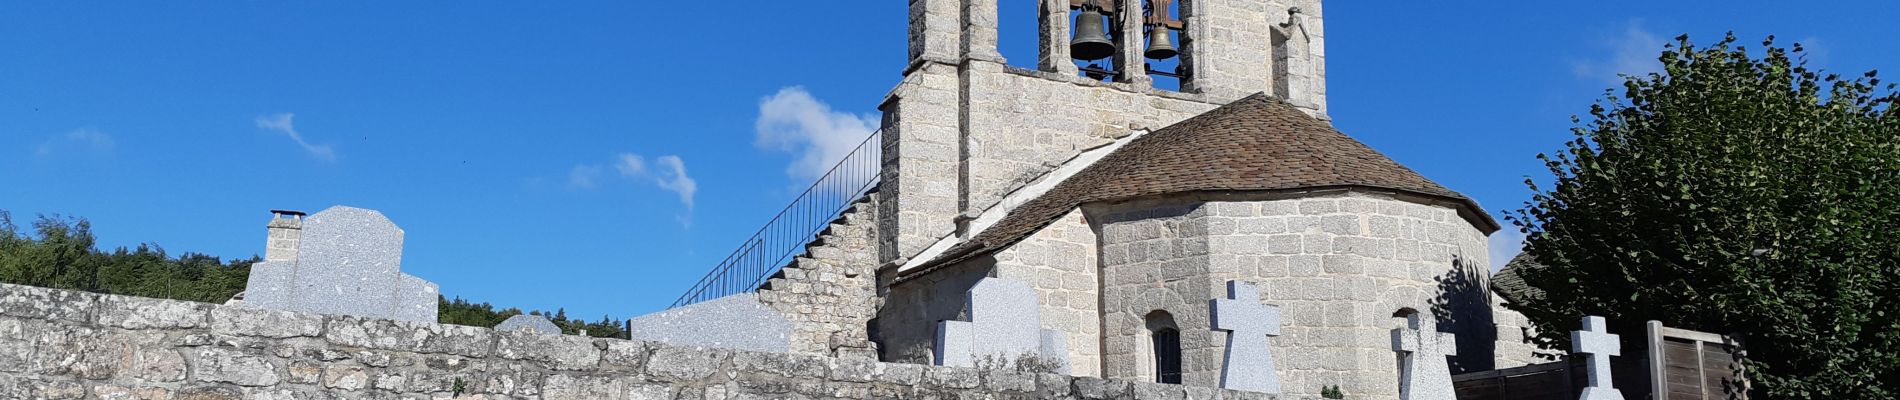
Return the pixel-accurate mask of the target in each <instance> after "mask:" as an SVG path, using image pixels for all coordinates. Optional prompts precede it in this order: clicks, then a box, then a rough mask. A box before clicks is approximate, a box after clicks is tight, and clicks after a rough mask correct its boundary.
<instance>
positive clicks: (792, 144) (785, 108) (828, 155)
mask: <svg viewBox="0 0 1900 400" xmlns="http://www.w3.org/2000/svg"><path fill="white" fill-rule="evenodd" d="M877 126H878V119H877V117H875V116H871V115H853V114H851V113H845V112H838V111H834V110H832V109H831V106H829V105H826V104H825V103H824V102H822V101H818V99H815V98H812V96H811V93H810V92H806V91H805V88H803V87H798V86H792V87H787V88H783V89H779V91H778V93H777V94H773V95H771V96H767V97H765V98H762V99H760V100H759V120H758V122H757V123H756V124H755V125H754V129H755V130H757V132H758V138H757V140H756V141H755V142H754V144H755V145H757V146H758V147H759V148H762V149H772V150H779V151H784V152H788V153H795V154H798V158H797V159H796V160H793V161H792V164H791V165H790V166H787V167H786V169H785V172H786V174H789V175H791V176H793V177H795V178H799V179H802V180H807V181H810V180H816V179H817V178H818V177H820V176H823V175H824V174H825V172H826V171H829V170H831V167H832V165H833V164H836V163H838V160H841V159H843V158H844V156H846V155H848V154H850V153H851V150H852V149H856V148H857V146H858V144H859V143H863V142H864V138H866V137H868V136H870V135H871V132H872V131H875V130H877Z"/></svg>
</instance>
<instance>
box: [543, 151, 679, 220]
mask: <svg viewBox="0 0 1900 400" xmlns="http://www.w3.org/2000/svg"><path fill="white" fill-rule="evenodd" d="M613 168H614V170H615V171H619V172H620V176H624V177H627V178H632V179H636V180H647V179H652V180H653V184H654V185H656V186H659V188H660V189H661V190H665V191H668V192H673V194H676V195H679V198H680V203H681V204H685V205H686V209H688V210H691V209H692V208H693V198H694V196H696V195H698V194H699V181H696V180H693V177H692V175H689V174H688V173H687V172H686V160H684V159H681V158H680V157H679V156H675V155H666V156H660V157H656V158H654V159H653V161H652V162H648V161H647V158H646V157H645V156H641V155H639V154H634V153H621V154H620V155H618V156H615V157H614V162H613ZM604 169H605V167H603V166H596V165H586V164H583V165H576V166H574V169H573V170H572V171H569V172H568V186H571V187H577V188H593V187H595V186H596V183H597V178H599V176H600V173H601V171H602V170H604Z"/></svg>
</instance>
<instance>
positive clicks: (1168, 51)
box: [1145, 24, 1181, 60]
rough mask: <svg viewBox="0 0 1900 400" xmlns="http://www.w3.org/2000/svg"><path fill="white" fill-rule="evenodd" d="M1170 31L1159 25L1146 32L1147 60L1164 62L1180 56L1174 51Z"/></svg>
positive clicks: (1172, 37) (1178, 52) (1172, 36)
mask: <svg viewBox="0 0 1900 400" xmlns="http://www.w3.org/2000/svg"><path fill="white" fill-rule="evenodd" d="M1170 31H1172V30H1171V29H1168V27H1167V26H1164V25H1159V24H1157V25H1155V28H1154V29H1153V30H1149V31H1148V51H1147V52H1146V53H1145V54H1147V56H1148V58H1152V59H1156V60H1166V59H1170V58H1174V56H1176V55H1179V54H1181V52H1180V51H1178V50H1175V49H1174V35H1172V32H1170Z"/></svg>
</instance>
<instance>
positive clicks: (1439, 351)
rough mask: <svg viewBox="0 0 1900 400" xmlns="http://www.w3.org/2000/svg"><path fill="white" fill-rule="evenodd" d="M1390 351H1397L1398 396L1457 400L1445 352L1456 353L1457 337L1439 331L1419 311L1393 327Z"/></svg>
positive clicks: (1409, 398)
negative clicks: (1397, 327) (1399, 326)
mask: <svg viewBox="0 0 1900 400" xmlns="http://www.w3.org/2000/svg"><path fill="white" fill-rule="evenodd" d="M1392 351H1395V352H1398V353H1399V365H1400V368H1399V399H1401V400H1456V396H1455V393H1453V392H1452V386H1451V366H1450V365H1447V364H1446V363H1445V356H1453V355H1458V337H1457V336H1456V335H1452V334H1450V333H1445V332H1439V331H1438V327H1437V326H1436V324H1434V323H1433V322H1432V321H1431V320H1429V319H1426V317H1422V316H1421V313H1416V312H1415V313H1412V314H1411V315H1407V316H1406V317H1405V327H1404V328H1399V329H1393V330H1392Z"/></svg>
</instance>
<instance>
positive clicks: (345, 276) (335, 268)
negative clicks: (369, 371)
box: [244, 206, 439, 323]
mask: <svg viewBox="0 0 1900 400" xmlns="http://www.w3.org/2000/svg"><path fill="white" fill-rule="evenodd" d="M302 235H303V236H302V240H301V241H300V243H299V245H298V247H299V249H298V251H297V252H296V253H295V254H296V256H295V257H294V258H290V259H287V260H271V261H264V262H261V263H258V264H257V265H255V266H253V267H252V268H251V271H252V272H251V277H250V280H249V281H248V282H246V287H245V291H244V306H246V307H252V308H266V309H274V310H287V311H299V312H311V313H319V314H338V315H354V316H361V317H369V318H387V319H397V320H406V321H417V322H429V323H434V322H436V307H437V304H436V303H437V302H438V296H437V295H438V293H439V291H438V289H437V287H436V285H435V284H434V283H431V282H429V281H425V280H422V279H421V278H416V277H414V276H409V275H408V274H404V273H402V241H403V232H402V228H398V227H397V226H396V224H395V223H394V222H390V221H389V218H386V217H384V216H383V214H382V213H379V212H376V211H375V210H367V209H361V208H355V207H347V206H336V207H330V209H327V210H323V212H319V213H316V214H314V215H311V216H310V217H309V218H306V219H304V222H303V231H302Z"/></svg>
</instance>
